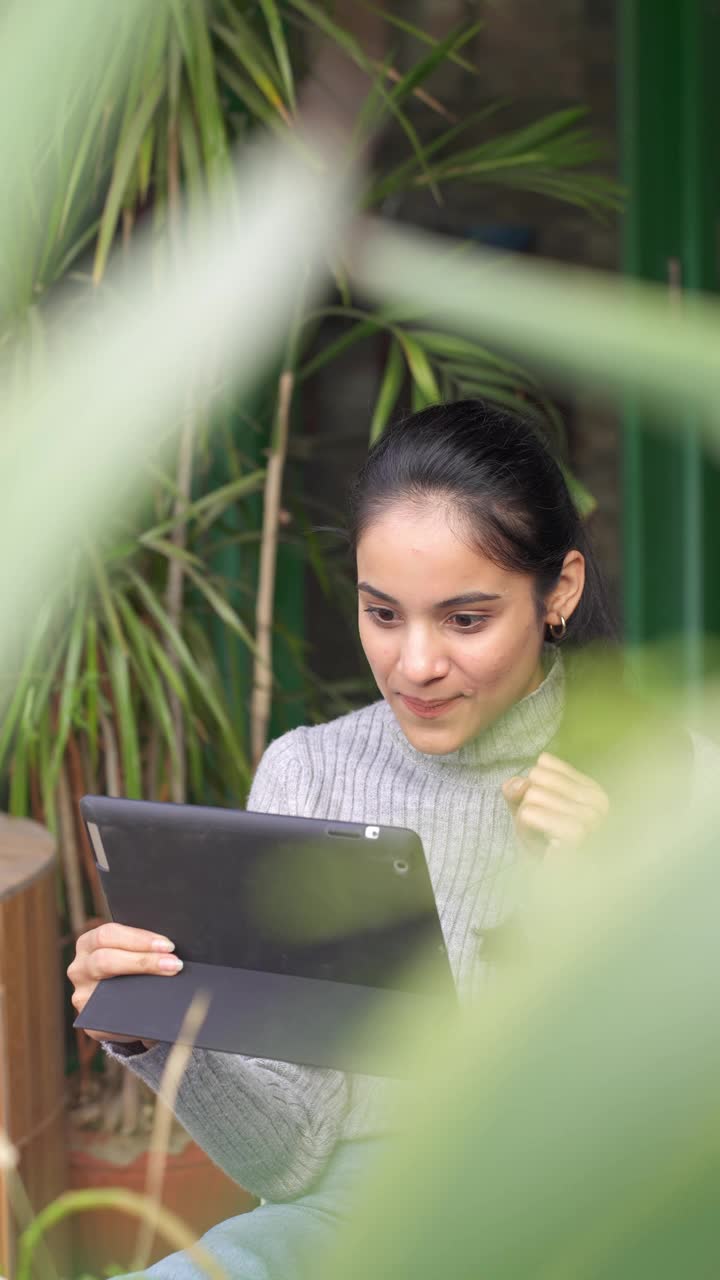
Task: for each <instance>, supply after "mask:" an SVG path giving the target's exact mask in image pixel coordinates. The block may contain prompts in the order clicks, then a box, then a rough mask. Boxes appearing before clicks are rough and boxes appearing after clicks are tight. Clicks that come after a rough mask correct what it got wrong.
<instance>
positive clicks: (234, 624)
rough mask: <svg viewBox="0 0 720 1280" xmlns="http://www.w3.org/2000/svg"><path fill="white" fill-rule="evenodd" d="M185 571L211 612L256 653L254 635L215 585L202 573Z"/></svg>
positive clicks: (190, 570) (191, 570)
mask: <svg viewBox="0 0 720 1280" xmlns="http://www.w3.org/2000/svg"><path fill="white" fill-rule="evenodd" d="M186 573H187V576H188V578H189V579H190V581H191V582H192V583H193V585H194V586H195V587H197V589H198V591H199V592H200V593H201V595H203V596H204V597H205V599H206V600H207V602H208V604H209V605H210V608H211V609H212V611H213V613H215V614H216V615H217V617H218V618H219V619H220V621H221V622H222V623H224V624H225V626H226V627H229V628H230V630H231V631H234V632H235V634H236V635H238V636H240V639H241V640H242V641H243V642H244V643H245V644H246V645H247V647H248V649H249V650H250V652H251V653H256V652H257V645H256V643H255V638H254V636H253V635H252V634H251V632H250V631H249V630H248V628H247V627H246V626H245V623H244V622H243V620H242V618H240V617H239V616H238V614H237V613H236V612H235V610H234V609H233V607H232V605H231V604H230V603H229V601H227V600H226V599H225V597H224V596H223V595H222V594H221V593H220V592H219V591H216V589H215V587H213V586H212V584H211V583H210V582H209V581H208V580H207V578H205V577H203V575H202V574H200V573H196V572H195V571H194V570H193V569H187V570H186Z"/></svg>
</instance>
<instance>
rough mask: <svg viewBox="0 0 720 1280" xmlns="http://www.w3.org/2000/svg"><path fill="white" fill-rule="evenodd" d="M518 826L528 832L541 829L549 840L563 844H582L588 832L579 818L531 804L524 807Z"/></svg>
mask: <svg viewBox="0 0 720 1280" xmlns="http://www.w3.org/2000/svg"><path fill="white" fill-rule="evenodd" d="M518 826H519V827H521V828H522V829H523V830H526V831H528V832H535V831H539V832H541V833H542V835H544V836H546V837H547V839H548V840H557V841H559V842H560V844H561V845H569V846H574V845H579V844H581V843H582V841H583V840H584V839H585V836H586V835H587V834H588V832H587V830H586V828H585V827H584V826H583V824H582V822H580V820H579V819H578V818H571V817H570V816H569V815H568V814H566V813H557V812H555V811H553V810H550V809H539V808H534V807H531V806H528V807H527V808H526V809H523V812H522V815H520V816H519V817H518Z"/></svg>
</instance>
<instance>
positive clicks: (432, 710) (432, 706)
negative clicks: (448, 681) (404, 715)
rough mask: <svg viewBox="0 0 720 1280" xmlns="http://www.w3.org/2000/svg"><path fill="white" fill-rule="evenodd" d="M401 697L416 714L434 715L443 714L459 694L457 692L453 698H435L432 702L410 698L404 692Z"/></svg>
mask: <svg viewBox="0 0 720 1280" xmlns="http://www.w3.org/2000/svg"><path fill="white" fill-rule="evenodd" d="M400 697H401V698H402V700H403V702H404V703H405V705H406V707H409V709H410V710H411V711H413V712H414V713H415V715H418V716H426V717H432V716H439V715H442V713H443V711H445V710H446V709H447V708H448V707H450V706H452V704H453V703H454V702H457V701H458V697H459V695H458V694H455V696H454V697H452V698H442V699H435V700H433V701H432V702H426V701H425V700H424V699H422V698H410V697H408V696H407V694H404V693H401V694H400Z"/></svg>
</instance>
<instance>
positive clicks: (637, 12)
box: [618, 0, 720, 686]
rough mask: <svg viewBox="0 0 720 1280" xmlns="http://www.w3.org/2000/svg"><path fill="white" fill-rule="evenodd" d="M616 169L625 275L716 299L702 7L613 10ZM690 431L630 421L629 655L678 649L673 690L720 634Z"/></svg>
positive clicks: (707, 517)
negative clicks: (617, 85) (670, 435)
mask: <svg viewBox="0 0 720 1280" xmlns="http://www.w3.org/2000/svg"><path fill="white" fill-rule="evenodd" d="M618 13H619V19H620V82H621V116H620V119H621V136H622V150H623V167H624V176H625V181H626V184H627V187H628V205H627V213H626V218H625V233H624V265H625V270H626V271H627V272H628V274H630V275H634V276H639V277H642V278H644V279H648V280H655V281H658V282H661V283H664V284H666V285H667V287H668V289H669V290H671V291H672V292H673V293H674V294H675V295H676V303H675V305H677V306H682V305H683V298H682V295H683V293H684V292H686V291H692V290H705V291H708V290H711V291H714V290H716V289H717V285H718V270H717V253H716V247H715V226H716V219H717V212H718V175H717V161H716V156H715V151H714V148H715V139H716V138H717V130H718V123H719V122H720V114H719V113H718V101H719V99H718V90H717V75H716V73H715V70H714V66H713V64H714V62H715V61H716V58H717V53H718V52H719V51H720V14H718V12H717V11H716V6H715V5H713V4H710V3H707V2H706V0H620V3H619V5H618ZM697 426H698V424H697V422H696V421H694V420H693V419H692V417H691V415H689V414H688V416H687V418H686V420H685V421H683V423H682V428H683V433H682V435H681V436H679V437H678V438H677V439H674V440H669V439H666V438H663V437H662V436H660V435H656V434H655V433H654V432H653V429H652V427H653V424H652V421H651V419H650V417H649V416H648V414H647V412H646V410H645V409H644V408H642V407H640V406H639V405H638V404H636V403H634V402H632V401H628V403H627V405H626V411H625V445H624V487H625V530H624V532H625V565H624V568H625V573H624V582H625V587H624V597H625V628H626V637H627V639H628V641H629V642H630V643H631V644H643V643H645V642H647V641H650V640H658V639H664V638H669V637H673V636H674V637H677V638H678V639H679V641H680V644H679V668H678V672H677V674H678V676H679V679H680V680H681V682H682V683H684V684H686V685H688V686H690V685H692V684H693V683H695V682H696V681H697V680H698V679H699V678H700V677H701V676H702V675H703V673H704V671H705V669H706V667H707V657H708V654H707V652H706V646H705V643H704V635H705V633H707V632H709V631H714V630H720V592H719V591H718V589H717V586H716V585H715V584H714V582H713V581H712V578H711V569H710V566H711V554H713V553H714V548H715V547H716V546H717V545H718V532H719V530H720V525H719V517H720V506H719V505H718V497H720V477H719V476H718V471H717V468H716V467H715V465H714V464H712V463H710V462H709V461H708V460H707V459H706V458H705V457H704V456H703V453H702V451H701V448H700V445H699V443H698V437H697Z"/></svg>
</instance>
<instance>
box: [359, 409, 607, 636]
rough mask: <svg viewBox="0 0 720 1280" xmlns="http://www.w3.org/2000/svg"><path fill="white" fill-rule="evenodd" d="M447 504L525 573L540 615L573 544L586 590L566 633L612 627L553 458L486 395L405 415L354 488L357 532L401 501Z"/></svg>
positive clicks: (504, 562) (481, 546) (493, 553)
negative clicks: (582, 566) (582, 562)
mask: <svg viewBox="0 0 720 1280" xmlns="http://www.w3.org/2000/svg"><path fill="white" fill-rule="evenodd" d="M428 499H433V500H436V501H437V500H439V501H441V502H445V503H447V505H448V509H449V511H450V513H451V516H452V518H453V520H459V521H460V528H461V530H462V533H463V534H464V536H467V537H469V539H470V540H471V542H472V545H474V546H475V547H476V548H477V549H478V550H480V551H482V553H483V554H484V555H486V556H487V557H488V558H489V559H490V560H492V561H493V563H495V564H497V565H499V566H501V567H502V568H504V569H509V570H513V571H515V572H519V573H525V574H528V575H529V576H530V577H532V579H533V581H534V584H535V596H536V600H537V602H538V612H539V614H541V612H542V607H543V603H544V601H545V599H546V598H547V596H548V594H549V593H550V592H551V591H552V589H553V587H554V586H555V584H556V583H557V581H558V578H559V576H560V572H561V570H562V566H563V561H564V559H565V556H566V555H567V553H568V552H569V551H571V550H573V548H575V549H577V550H578V551H580V552H581V553H582V555H583V556H584V558H585V588H584V591H583V594H582V597H581V599H580V601H579V603H578V605H577V608H576V609H575V611H574V613H573V614H572V617H570V618H568V627H567V638H568V641H572V642H573V643H574V644H576V645H582V644H585V643H587V642H589V641H590V640H595V639H598V638H600V637H607V638H609V637H611V636H612V635H613V632H614V628H613V624H612V621H611V615H610V610H609V607H608V603H607V597H606V592H605V587H604V584H603V580H602V576H601V573H600V571H599V568H598V564H597V560H596V557H595V554H594V551H593V549H592V546H591V545H590V542H589V539H588V537H587V534H586V532H585V529H584V528H583V526H582V523H581V521H580V518H579V516H578V513H577V510H576V508H575V505H574V503H573V500H572V498H571V496H570V492H569V490H568V487H567V484H566V483H565V479H564V476H563V473H562V470H561V468H560V467H559V465H558V463H557V462H556V460H555V459H554V458H553V456H552V454H551V453H550V451H549V449H548V448H547V446H546V445H545V444H544V443H543V441H542V440H541V438H540V436H539V435H538V433H537V430H536V428H535V427H534V426H533V425H531V423H530V422H529V421H527V420H526V419H525V418H523V417H521V416H520V415H519V414H516V413H513V412H511V411H509V410H507V409H503V408H498V407H497V406H495V405H491V404H488V403H486V402H485V401H483V400H457V401H455V402H454V403H451V404H439V405H431V406H430V407H429V408H427V409H423V410H421V411H420V412H419V413H414V414H412V415H410V416H408V417H406V418H403V419H400V420H399V421H398V422H396V423H395V424H394V425H392V426H391V427H389V428H388V430H387V431H386V432H385V434H384V435H383V436H382V437H381V439H380V440H379V441H378V442H377V443H376V444H375V445H374V446H373V447H372V449H371V450H370V453H369V454H368V457H367V460H366V462H365V465H364V466H363V468H362V470H361V471H360V474H359V475H358V477H357V479H356V481H355V483H354V485H353V487H352V490H351V493H350V539H351V545H352V548H353V551H355V550H356V549H357V545H358V542H359V541H360V539H361V537H362V535H363V533H364V531H365V530H366V529H367V528H368V527H369V525H371V524H372V523H373V521H374V520H376V519H377V518H378V517H379V516H380V515H382V514H383V513H384V512H385V510H386V509H387V508H388V507H389V506H391V505H393V504H394V503H396V502H398V501H403V502H410V503H418V504H421V503H424V502H426V501H427V500H428Z"/></svg>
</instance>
